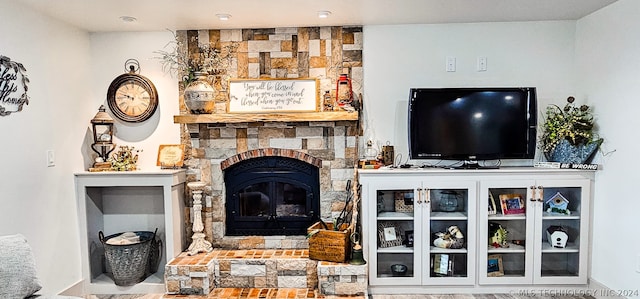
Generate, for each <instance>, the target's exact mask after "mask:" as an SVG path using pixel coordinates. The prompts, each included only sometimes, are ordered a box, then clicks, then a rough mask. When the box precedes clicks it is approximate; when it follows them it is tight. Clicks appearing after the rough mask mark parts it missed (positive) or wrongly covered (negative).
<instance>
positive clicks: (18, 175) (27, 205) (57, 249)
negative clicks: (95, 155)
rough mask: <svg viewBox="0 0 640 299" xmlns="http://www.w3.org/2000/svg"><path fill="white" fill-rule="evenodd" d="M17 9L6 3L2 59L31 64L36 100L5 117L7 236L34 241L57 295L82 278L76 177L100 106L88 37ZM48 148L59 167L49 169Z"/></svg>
mask: <svg viewBox="0 0 640 299" xmlns="http://www.w3.org/2000/svg"><path fill="white" fill-rule="evenodd" d="M18 3H19V2H18V1H13V0H0V36H1V37H2V38H1V39H0V55H4V56H8V57H9V58H11V59H12V60H14V61H17V62H21V63H23V64H24V66H25V68H26V69H27V72H26V74H27V76H28V77H29V79H30V80H31V83H30V84H29V92H28V94H29V95H30V96H31V99H30V102H29V105H26V106H24V110H23V111H22V112H18V113H13V114H11V115H9V116H3V117H0V142H1V144H2V146H0V157H1V158H0V159H1V161H2V166H1V169H2V171H1V172H0V235H6V234H14V233H21V234H23V235H25V236H26V237H27V239H28V241H29V243H30V245H31V246H32V247H33V251H34V255H35V258H36V264H37V268H38V275H39V277H40V279H41V282H42V284H43V286H44V289H43V293H44V294H53V293H58V292H59V291H61V290H63V289H65V288H67V287H69V286H70V285H72V284H74V283H76V282H77V281H78V280H79V279H80V260H79V258H78V256H80V252H79V245H78V244H79V235H78V226H77V217H76V200H75V192H74V183H73V175H72V174H73V172H74V171H77V170H81V169H82V160H81V154H82V150H83V149H82V140H83V137H84V134H85V130H86V128H87V125H88V124H89V120H90V119H91V118H92V117H93V115H94V114H95V112H96V110H95V109H96V108H97V107H95V105H94V104H92V102H94V101H92V99H91V98H90V92H89V91H90V88H91V86H89V85H88V82H90V78H91V74H90V72H89V67H88V66H89V65H90V57H89V35H88V34H87V33H86V32H83V31H80V30H77V29H75V28H73V27H71V26H68V25H65V24H63V23H61V22H59V21H55V20H52V19H50V18H48V17H45V16H43V15H40V14H38V13H35V12H33V11H32V10H31V9H25V8H24V7H22V5H20V4H18ZM61 41H63V42H61ZM47 150H54V151H55V158H56V166H55V167H47V166H46V151H47Z"/></svg>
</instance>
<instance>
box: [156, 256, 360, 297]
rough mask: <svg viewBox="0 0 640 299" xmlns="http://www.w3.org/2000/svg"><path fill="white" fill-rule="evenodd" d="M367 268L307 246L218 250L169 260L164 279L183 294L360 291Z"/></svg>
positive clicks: (169, 288) (170, 288) (351, 293)
mask: <svg viewBox="0 0 640 299" xmlns="http://www.w3.org/2000/svg"><path fill="white" fill-rule="evenodd" d="M366 269H367V268H366V265H359V266H355V265H349V264H340V263H332V262H319V261H314V260H310V259H309V251H308V250H302V249H298V250H214V251H212V252H210V253H206V254H199V255H196V256H188V255H187V254H186V253H183V254H181V255H179V256H178V257H176V258H174V259H173V260H172V261H171V262H170V263H169V264H168V265H167V266H166V270H165V282H166V285H167V293H168V294H182V295H188V294H196V295H208V294H211V293H212V292H213V291H214V290H215V289H229V288H235V289H238V288H242V289H264V290H268V289H295V290H298V291H300V290H303V291H304V290H307V292H310V294H322V295H341V296H345V295H346V296H354V295H359V296H362V295H365V294H366V289H367V278H366ZM263 298H266V297H263ZM312 298H315V297H312Z"/></svg>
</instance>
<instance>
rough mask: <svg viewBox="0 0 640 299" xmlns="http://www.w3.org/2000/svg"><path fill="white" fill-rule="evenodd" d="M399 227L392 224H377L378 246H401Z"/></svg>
mask: <svg viewBox="0 0 640 299" xmlns="http://www.w3.org/2000/svg"><path fill="white" fill-rule="evenodd" d="M402 234H403V233H402V231H401V230H400V227H399V226H397V225H396V224H395V223H393V222H389V221H385V222H380V223H378V245H379V246H380V247H381V248H387V247H394V246H402V245H403V242H404V240H403V236H402Z"/></svg>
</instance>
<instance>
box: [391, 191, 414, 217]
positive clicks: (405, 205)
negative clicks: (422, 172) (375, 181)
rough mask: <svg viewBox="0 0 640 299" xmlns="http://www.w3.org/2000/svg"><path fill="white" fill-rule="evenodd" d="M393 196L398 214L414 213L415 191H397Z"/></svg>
mask: <svg viewBox="0 0 640 299" xmlns="http://www.w3.org/2000/svg"><path fill="white" fill-rule="evenodd" d="M393 196H394V202H395V211H396V212H404V213H413V191H406V192H403V191H396V192H395V193H394V194H393Z"/></svg>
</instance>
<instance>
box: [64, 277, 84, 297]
mask: <svg viewBox="0 0 640 299" xmlns="http://www.w3.org/2000/svg"><path fill="white" fill-rule="evenodd" d="M58 295H61V296H76V297H82V296H84V295H85V290H84V279H81V280H79V281H78V282H76V283H75V284H73V285H71V286H69V287H68V288H66V289H65V290H63V291H62V292H60V294H58Z"/></svg>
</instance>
